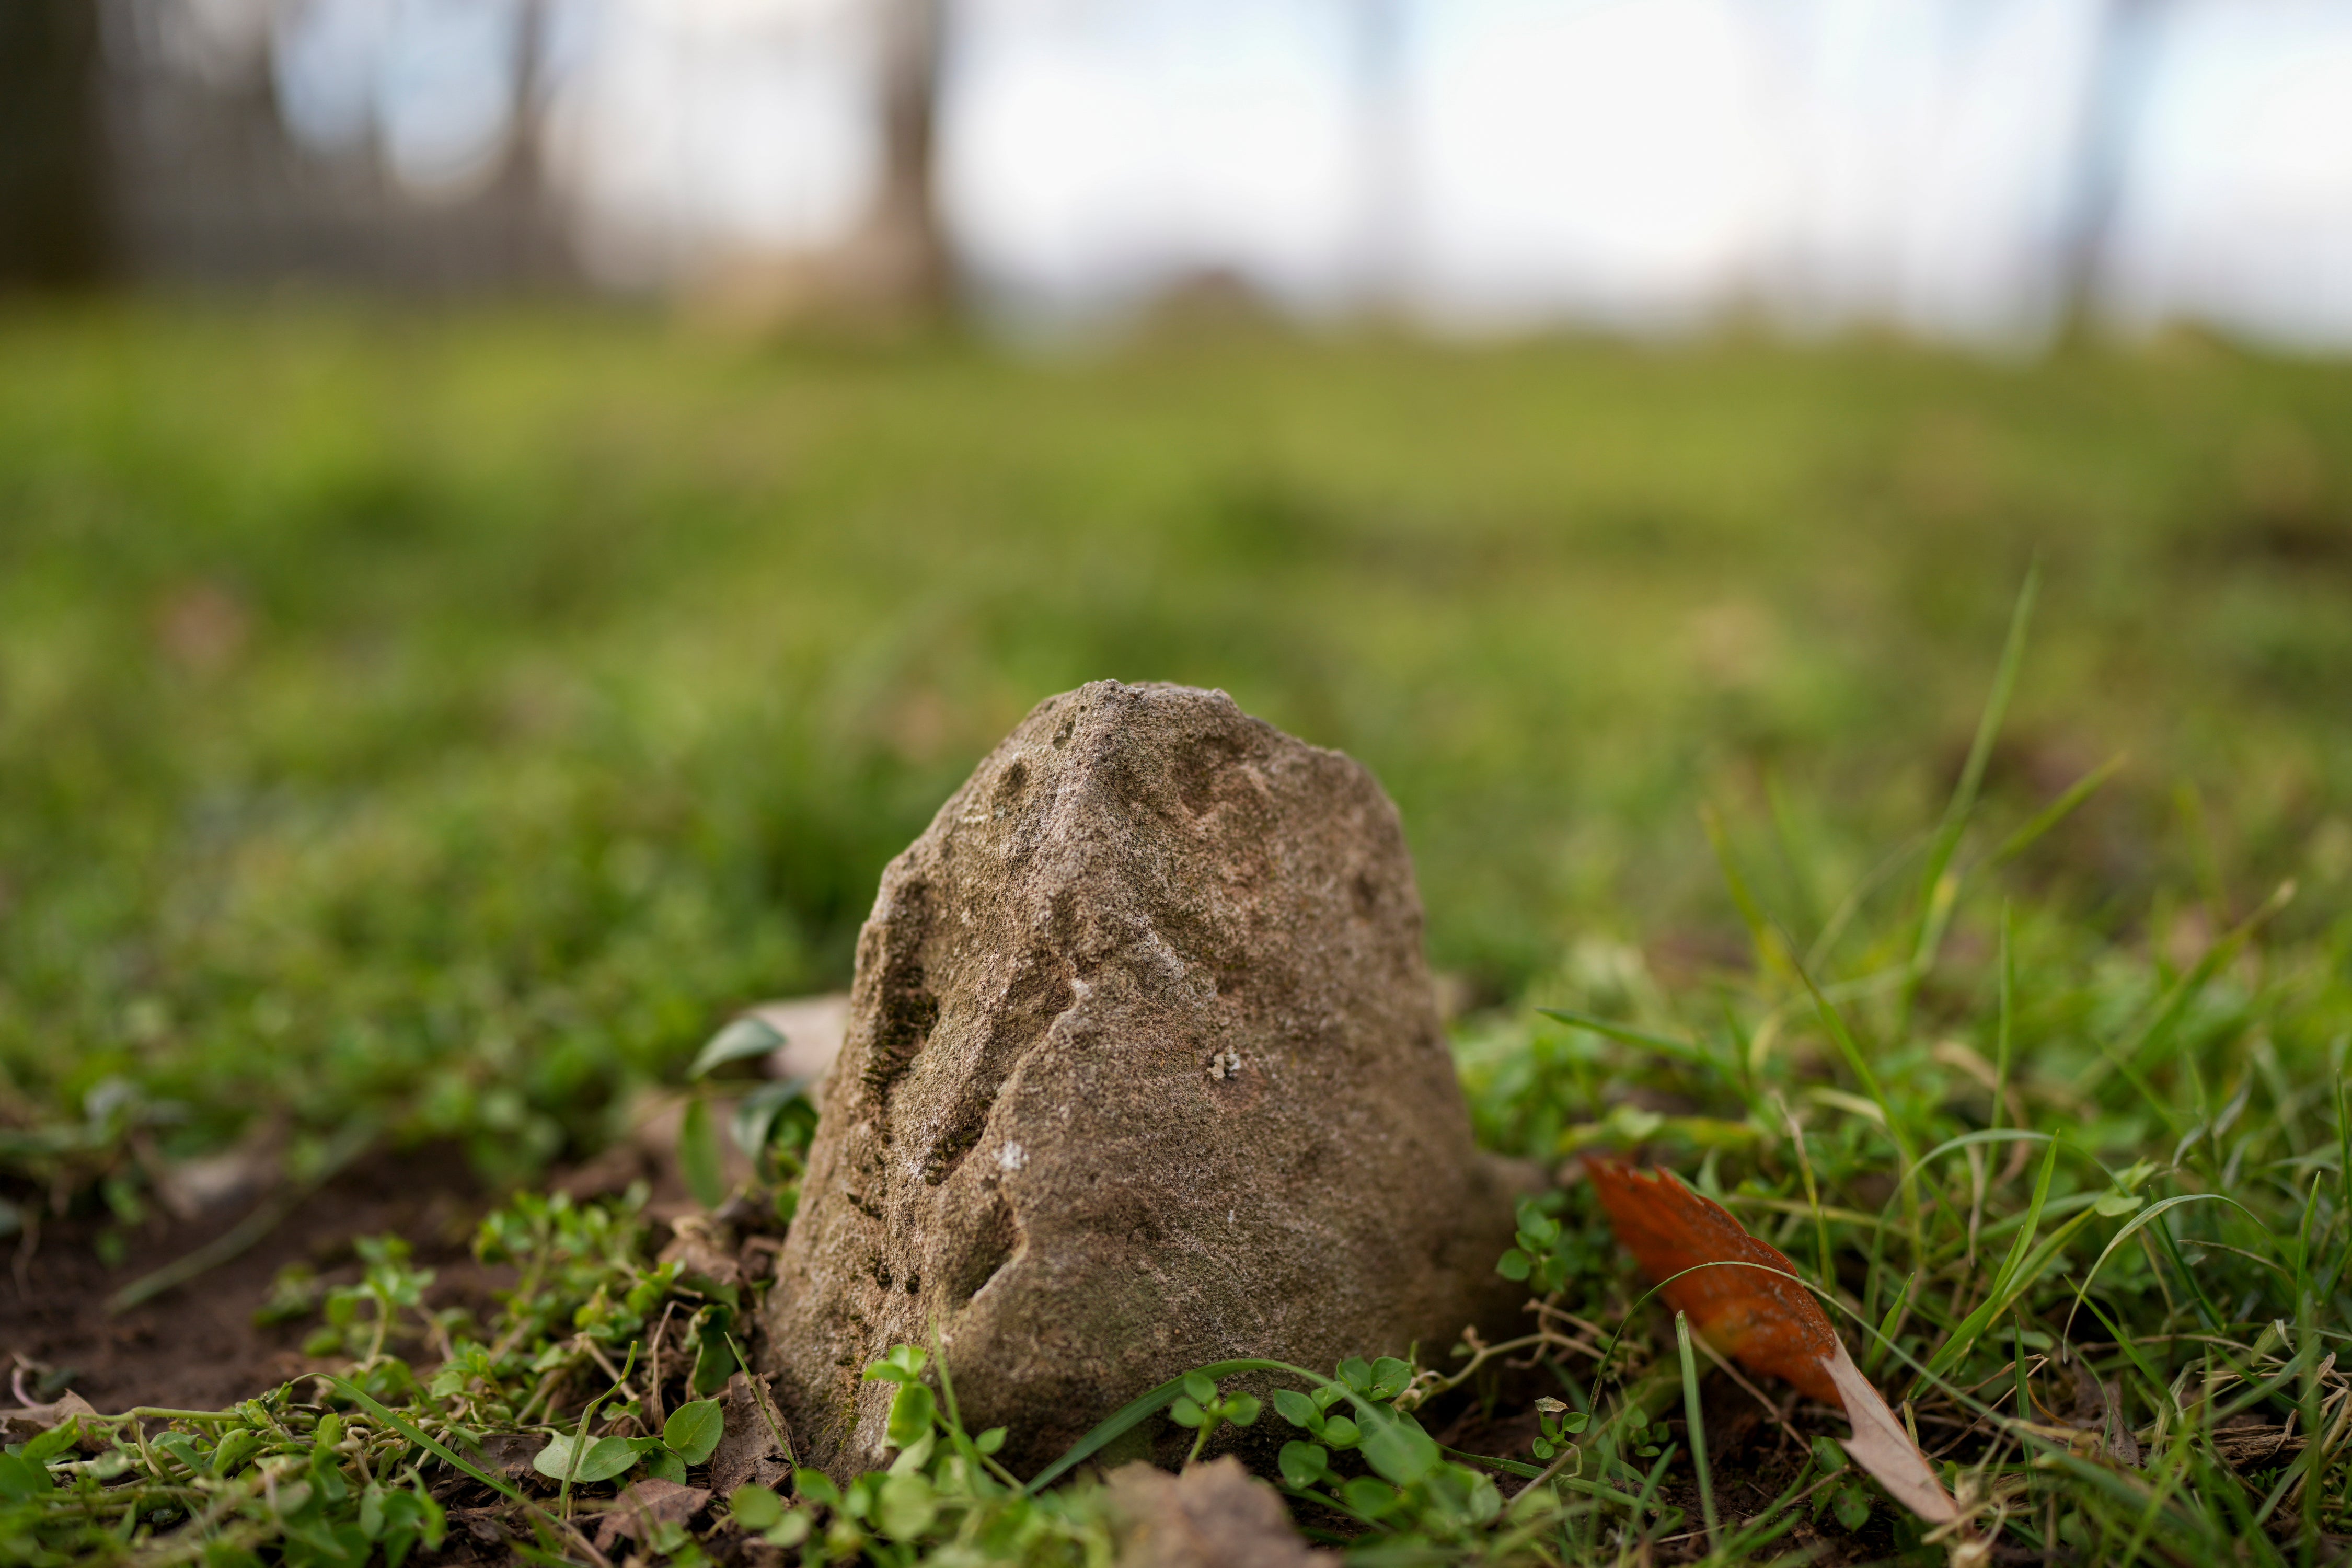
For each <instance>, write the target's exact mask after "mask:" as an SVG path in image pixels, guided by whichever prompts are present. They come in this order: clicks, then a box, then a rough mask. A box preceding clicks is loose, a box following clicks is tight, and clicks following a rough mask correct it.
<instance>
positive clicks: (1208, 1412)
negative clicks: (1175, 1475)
mask: <svg viewBox="0 0 2352 1568" xmlns="http://www.w3.org/2000/svg"><path fill="white" fill-rule="evenodd" d="M1257 1412H1258V1403H1257V1397H1256V1396H1255V1394H1220V1393H1219V1392H1218V1390H1217V1384H1216V1380H1215V1379H1213V1378H1211V1377H1207V1376H1204V1375H1202V1373H1197V1372H1195V1373H1186V1374H1185V1378H1184V1392H1183V1393H1182V1394H1181V1395H1179V1396H1178V1397H1177V1399H1176V1401H1175V1403H1174V1404H1172V1405H1169V1407H1168V1419H1170V1420H1171V1421H1173V1422H1174V1423H1176V1425H1177V1426H1184V1427H1191V1428H1196V1429H1197V1435H1196V1436H1194V1437H1193V1439H1192V1452H1190V1453H1188V1454H1186V1455H1185V1456H1184V1462H1185V1463H1186V1464H1188V1465H1189V1464H1191V1463H1192V1461H1193V1460H1195V1459H1197V1458H1200V1457H1201V1450H1202V1449H1203V1448H1205V1447H1208V1446H1209V1439H1210V1437H1211V1436H1213V1435H1214V1434H1215V1433H1216V1430H1217V1427H1218V1425H1219V1424H1220V1423H1230V1424H1232V1425H1233V1426H1237V1427H1238V1426H1255V1425H1256V1424H1257Z"/></svg>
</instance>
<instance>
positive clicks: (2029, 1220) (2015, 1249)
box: [1927, 1138, 2059, 1377]
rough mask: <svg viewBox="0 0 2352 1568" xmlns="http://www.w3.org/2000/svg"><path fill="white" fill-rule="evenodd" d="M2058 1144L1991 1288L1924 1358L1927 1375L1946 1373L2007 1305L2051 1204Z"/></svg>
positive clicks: (2044, 1159)
mask: <svg viewBox="0 0 2352 1568" xmlns="http://www.w3.org/2000/svg"><path fill="white" fill-rule="evenodd" d="M2058 1142H2059V1141H2058V1140H2057V1139H2054V1138H2053V1139H2052V1140H2051V1142H2050V1147H2049V1149H2048V1151H2047V1152H2044V1153H2043V1155H2042V1173H2041V1174H2040V1175H2038V1176H2036V1177H2035V1178H2034V1180H2033V1200H2032V1203H2031V1204H2029V1205H2027V1206H2026V1210H2025V1223H2024V1225H2023V1226H2021V1227H2020V1229H2019V1230H2018V1233H2017V1240H2016V1241H2015V1242H2013V1243H2011V1246H2010V1249H2009V1256H2008V1257H2007V1258H2003V1259H2002V1260H2001V1265H2000V1268H1999V1269H1998V1270H1996V1271H1995V1272H1994V1274H1993V1277H1992V1285H1991V1287H1990V1289H1987V1290H1986V1292H1985V1299H1984V1300H1983V1301H1982V1302H1980V1303H1979V1305H1978V1307H1977V1310H1975V1311H1973V1312H1970V1313H1969V1315H1968V1316H1967V1317H1966V1318H1963V1319H1962V1320H1961V1321H1960V1326H1959V1327H1958V1328H1957V1329H1954V1330H1953V1331H1952V1333H1951V1337H1950V1338H1948V1339H1947V1340H1946V1341H1945V1342H1943V1343H1942V1344H1941V1345H1940V1346H1938V1347H1937V1351H1936V1353H1935V1354H1934V1355H1932V1356H1930V1357H1928V1358H1927V1373H1928V1375H1929V1376H1931V1377H1938V1376H1941V1375H1942V1374H1943V1373H1947V1372H1949V1371H1950V1370H1951V1369H1952V1368H1953V1367H1954V1366H1955V1365H1956V1364H1958V1362H1959V1360H1960V1358H1961V1357H1962V1356H1965V1355H1967V1354H1968V1353H1969V1351H1971V1350H1973V1349H1975V1348H1976V1342H1977V1340H1978V1338H1979V1336H1981V1335H1982V1334H1983V1332H1984V1331H1985V1330H1986V1328H1987V1327H1988V1326H1990V1324H1991V1322H1992V1321H1993V1320H1994V1319H1996V1318H1998V1317H1999V1316H2000V1314H2001V1311H2002V1310H2003V1308H2004V1307H2005V1305H2006V1300H2005V1297H2004V1294H2003V1293H2004V1292H2005V1291H2006V1290H2007V1289H2009V1286H2010V1282H2011V1280H2012V1279H2016V1278H2017V1276H2018V1272H2019V1270H2020V1269H2021V1268H2022V1267H2023V1266H2024V1262H2025V1258H2026V1256H2027V1254H2028V1253H2030V1252H2031V1251H2032V1247H2033V1237H2034V1233H2035V1231H2036V1230H2038V1229H2039V1228H2040V1226H2041V1224H2042V1205H2044V1204H2047V1203H2048V1202H2049V1201H2050V1179H2051V1177H2052V1176H2053V1175H2054V1174H2055V1173H2057V1170H2058Z"/></svg>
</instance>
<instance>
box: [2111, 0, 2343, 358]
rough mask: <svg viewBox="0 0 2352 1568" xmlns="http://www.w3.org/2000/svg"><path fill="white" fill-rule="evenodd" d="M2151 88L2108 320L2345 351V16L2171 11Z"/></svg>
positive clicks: (2207, 8)
mask: <svg viewBox="0 0 2352 1568" xmlns="http://www.w3.org/2000/svg"><path fill="white" fill-rule="evenodd" d="M2145 125H2146V130H2145V132H2144V135H2143V138H2142V140H2141V142H2140V144H2139V146H2138V149H2137V153H2138V155H2137V158H2136V159H2135V160H2134V162H2133V165H2132V169H2131V177H2130V180H2129V182H2128V184H2127V186H2126V197H2125V203H2124V210H2123V214H2122V216H2121V220H2120V226H2119V232H2118V235H2117V246H2116V252H2115V255H2114V257H2113V259H2112V264H2111V266H2110V268H2109V270H2108V284H2109V288H2108V297H2109V299H2110V300H2111V302H2112V305H2113V309H2114V310H2115V312H2116V315H2117V316H2118V317H2119V318H2121V319H2122V320H2123V321H2126V322H2127V323H2130V324H2133V325H2137V326H2141V327H2147V326H2151V325H2154V324H2156V323H2157V322H2159V321H2162V320H2164V319H2166V318H2167V317H2170V316H2176V315H2183V314H2190V315H2196V316H2199V317H2202V318H2204V319H2206V320H2209V321H2218V322H2221V323H2222V324H2225V325H2227V326H2231V327H2234V328H2237V329H2239V330H2242V331H2250V332H2252V333H2254V334H2256V335H2258V336H2261V337H2264V338H2268V339H2272V340H2274V341H2276V342H2282V343H2302V344H2305V345H2309V346H2326V347H2333V348H2336V349H2344V348H2352V10H2347V7H2345V6H2343V5H2328V4H2319V3H2316V0H2271V3H2270V4H2266V5H2238V4H2220V3H2215V0H2204V3H2201V4H2185V5H2181V6H2179V9H2178V10H2177V12H2176V14H2175V17H2174V21H2173V24H2172V26H2170V27H2169V28H2168V29H2167V30H2166V32H2165V33H2164V35H2163V36H2162V37H2161V40H2160V43H2159V53H2158V58H2157V61H2156V64H2155V67H2154V69H2153V72H2152V81H2151V83H2150V102H2149V104H2148V106H2147V115H2146V117H2145Z"/></svg>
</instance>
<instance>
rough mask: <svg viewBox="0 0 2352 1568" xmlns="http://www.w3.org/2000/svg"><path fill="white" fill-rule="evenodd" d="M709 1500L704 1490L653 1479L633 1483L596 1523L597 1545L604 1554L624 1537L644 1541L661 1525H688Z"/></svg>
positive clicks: (707, 1492)
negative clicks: (604, 1551) (604, 1550)
mask: <svg viewBox="0 0 2352 1568" xmlns="http://www.w3.org/2000/svg"><path fill="white" fill-rule="evenodd" d="M709 1500H710V1493H709V1491H707V1490H705V1489H703V1488H701V1487H682V1486H680V1485H678V1484H677V1482H676V1481H665V1480H660V1479H656V1478H652V1477H648V1478H647V1479H644V1480H641V1481H632V1482H631V1483H629V1489H627V1490H626V1491H625V1492H623V1493H622V1494H621V1495H620V1497H619V1498H617V1499H615V1500H614V1503H613V1507H612V1508H611V1510H609V1511H607V1512H606V1513H605V1515H604V1518H602V1519H601V1520H599V1521H596V1545H597V1547H598V1549H599V1550H603V1549H604V1548H607V1547H610V1546H611V1545H612V1544H613V1543H614V1542H616V1541H618V1540H620V1539H621V1538H622V1537H623V1536H626V1537H628V1538H629V1539H630V1540H632V1541H643V1540H644V1539H645V1538H646V1536H647V1535H649V1534H651V1533H652V1532H653V1529H654V1526H656V1525H657V1524H684V1523H685V1522H686V1521H688V1520H689V1519H692V1518H693V1517H694V1516H695V1515H696V1514H698V1513H699V1512H701V1511H702V1508H703V1505H704V1504H705V1503H708V1502H709Z"/></svg>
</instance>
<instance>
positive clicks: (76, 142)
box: [0, 0, 110, 289]
mask: <svg viewBox="0 0 2352 1568" xmlns="http://www.w3.org/2000/svg"><path fill="white" fill-rule="evenodd" d="M99 72H100V54H99V34H98V7H97V5H95V4H94V0H0V288H5V287H9V286H16V287H24V286H28V285H29V286H31V287H34V288H51V289H54V288H69V287H72V286H75V285H78V284H87V283H91V282H95V281H97V280H98V279H100V278H102V277H103V276H104V275H105V274H106V271H107V265H108V261H109V259H110V258H109V246H108V224H107V159H106V143H105V126H104V122H103V121H102V118H101V112H102V108H103V105H102V103H101V101H100V92H101V85H102V84H101V82H100V74H99Z"/></svg>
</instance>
